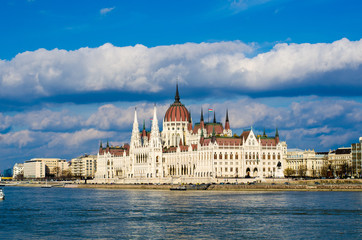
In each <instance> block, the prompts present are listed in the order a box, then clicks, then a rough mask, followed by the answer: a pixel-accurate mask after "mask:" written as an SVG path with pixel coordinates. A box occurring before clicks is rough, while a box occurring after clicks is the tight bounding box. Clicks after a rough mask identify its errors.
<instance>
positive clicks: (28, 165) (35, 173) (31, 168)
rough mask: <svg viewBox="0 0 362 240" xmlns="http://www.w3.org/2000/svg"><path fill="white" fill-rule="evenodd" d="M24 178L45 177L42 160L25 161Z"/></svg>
mask: <svg viewBox="0 0 362 240" xmlns="http://www.w3.org/2000/svg"><path fill="white" fill-rule="evenodd" d="M24 178H45V164H44V163H43V161H42V160H39V159H32V160H28V161H25V163H24Z"/></svg>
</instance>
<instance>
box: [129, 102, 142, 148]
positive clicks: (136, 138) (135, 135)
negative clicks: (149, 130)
mask: <svg viewBox="0 0 362 240" xmlns="http://www.w3.org/2000/svg"><path fill="white" fill-rule="evenodd" d="M140 145H141V138H140V130H139V128H138V120H137V109H136V108H135V110H134V120H133V128H132V137H131V147H138V146H140Z"/></svg>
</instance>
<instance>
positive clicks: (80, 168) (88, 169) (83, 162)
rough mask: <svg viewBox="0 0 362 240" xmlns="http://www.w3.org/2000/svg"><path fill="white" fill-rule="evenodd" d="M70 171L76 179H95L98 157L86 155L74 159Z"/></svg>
mask: <svg viewBox="0 0 362 240" xmlns="http://www.w3.org/2000/svg"><path fill="white" fill-rule="evenodd" d="M70 170H71V172H72V175H73V176H75V177H84V178H94V176H95V172H96V170H97V155H84V156H81V157H77V158H73V159H72V160H71V162H70Z"/></svg>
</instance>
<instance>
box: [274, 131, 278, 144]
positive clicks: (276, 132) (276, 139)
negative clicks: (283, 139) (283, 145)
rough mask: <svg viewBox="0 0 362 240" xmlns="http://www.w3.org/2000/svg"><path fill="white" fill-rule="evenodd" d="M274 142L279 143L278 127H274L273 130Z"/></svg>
mask: <svg viewBox="0 0 362 240" xmlns="http://www.w3.org/2000/svg"><path fill="white" fill-rule="evenodd" d="M275 143H276V144H278V143H279V132H278V128H276V130H275Z"/></svg>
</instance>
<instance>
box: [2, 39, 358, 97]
mask: <svg viewBox="0 0 362 240" xmlns="http://www.w3.org/2000/svg"><path fill="white" fill-rule="evenodd" d="M254 50H255V49H253V47H252V46H248V45H245V44H244V43H241V42H238V41H235V42H218V43H200V44H195V43H186V44H182V45H171V46H159V47H153V48H147V47H145V46H143V45H136V46H134V47H115V46H113V45H111V44H105V45H103V46H101V47H98V48H81V49H79V50H75V51H65V50H58V49H54V50H51V51H48V50H45V49H39V50H37V51H34V52H24V53H21V54H18V55H17V56H16V57H15V58H14V59H12V60H11V61H0V86H1V88H0V98H3V99H22V100H23V101H25V100H29V99H37V98H41V97H47V96H49V97H51V96H57V95H59V94H73V95H74V94H79V93H85V92H94V91H97V92H99V91H111V90H112V91H113V90H116V91H122V92H127V93H142V92H148V93H153V94H154V93H158V92H161V91H165V89H168V88H169V87H170V86H171V85H172V88H173V85H174V82H175V79H176V78H177V77H178V76H180V78H181V84H185V85H187V86H188V87H189V88H191V89H192V88H195V87H196V88H200V89H204V90H205V91H206V89H218V90H219V91H220V92H223V91H224V92H227V91H228V90H230V89H233V90H235V91H242V92H244V93H246V92H248V91H251V92H263V91H275V90H277V91H289V89H298V88H302V89H304V91H307V92H306V93H304V94H308V89H310V88H312V89H313V88H315V87H318V88H320V89H322V90H323V88H324V87H328V88H329V89H334V90H335V91H334V94H336V95H338V94H339V93H338V92H339V89H340V88H345V87H346V86H347V85H348V86H349V87H350V88H352V89H359V88H361V86H362V82H361V81H360V80H359V76H360V73H361V72H362V67H361V64H362V40H360V41H349V40H347V39H342V40H339V41H336V42H333V43H328V44H327V43H319V44H278V45H276V46H275V47H274V48H273V49H272V50H271V51H269V52H266V53H262V54H259V55H257V56H255V57H246V56H245V54H248V55H249V54H251V53H253V51H254ZM338 71H340V72H343V75H342V74H338ZM328 74H329V75H328ZM301 94H303V93H301Z"/></svg>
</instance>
